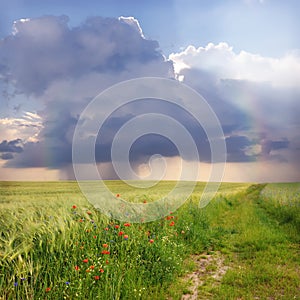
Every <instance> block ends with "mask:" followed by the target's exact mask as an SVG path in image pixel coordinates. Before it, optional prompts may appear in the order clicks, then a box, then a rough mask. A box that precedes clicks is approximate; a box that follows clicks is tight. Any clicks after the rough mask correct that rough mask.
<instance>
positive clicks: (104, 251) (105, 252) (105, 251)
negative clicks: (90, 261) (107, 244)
mask: <svg viewBox="0 0 300 300" xmlns="http://www.w3.org/2000/svg"><path fill="white" fill-rule="evenodd" d="M101 254H110V252H109V251H107V250H103V251H102V252H101Z"/></svg>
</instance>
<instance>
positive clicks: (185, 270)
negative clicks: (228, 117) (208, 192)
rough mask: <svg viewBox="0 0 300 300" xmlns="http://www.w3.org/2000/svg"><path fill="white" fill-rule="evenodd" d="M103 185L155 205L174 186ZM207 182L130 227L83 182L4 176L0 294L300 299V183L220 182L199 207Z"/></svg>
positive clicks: (0, 194) (8, 296)
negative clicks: (91, 196)
mask: <svg viewBox="0 0 300 300" xmlns="http://www.w3.org/2000/svg"><path fill="white" fill-rule="evenodd" d="M106 185H107V186H108V188H109V189H110V190H111V192H112V193H114V194H115V195H116V196H119V197H121V198H122V199H126V200H128V201H137V202H141V203H148V202H151V201H155V200H157V199H159V198H161V197H163V196H165V195H167V193H168V191H169V190H170V189H172V187H173V186H174V182H171V181H170V182H168V181H164V182H160V183H159V184H158V185H156V186H155V187H153V188H149V189H138V190H135V189H133V188H129V187H128V186H127V185H125V184H124V183H122V182H121V181H107V182H106ZM204 186H205V184H204V183H198V184H197V186H196V188H195V190H194V192H193V194H192V195H191V196H190V197H189V199H187V200H186V202H185V203H184V205H182V206H181V207H180V208H179V209H178V210H177V211H175V212H170V213H169V215H167V216H164V217H162V218H161V219H159V220H156V221H153V222H150V223H123V222H119V221H118V220H114V219H109V218H108V217H106V216H104V215H102V214H101V213H100V212H98V211H96V210H95V209H94V208H93V207H92V206H91V205H90V204H89V202H88V201H87V200H86V199H85V198H84V196H83V195H82V194H81V192H80V190H79V187H78V185H77V183H76V182H71V181H65V182H0V215H1V217H0V299H3V300H4V299H5V300H6V299H22V300H23V299H114V300H115V299H287V300H291V299H300V183H290V184H284V183H278V184H251V183H243V184H242V183H239V184H238V183H236V184H234V183H222V185H221V187H220V189H219V191H218V193H217V195H216V196H215V197H214V199H213V200H212V201H211V202H210V203H209V204H208V205H207V206H206V207H205V208H202V209H200V208H199V207H198V200H199V197H200V196H201V193H202V190H203V188H204ZM191 274H192V275H193V274H194V275H193V276H194V277H193V276H192V275H191ZM195 274H196V275H195Z"/></svg>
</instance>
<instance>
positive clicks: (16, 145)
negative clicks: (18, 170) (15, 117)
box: [0, 139, 23, 153]
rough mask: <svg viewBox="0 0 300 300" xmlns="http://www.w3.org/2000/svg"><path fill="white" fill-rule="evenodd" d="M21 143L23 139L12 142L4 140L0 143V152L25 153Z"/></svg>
mask: <svg viewBox="0 0 300 300" xmlns="http://www.w3.org/2000/svg"><path fill="white" fill-rule="evenodd" d="M21 142H22V140H21V139H16V140H12V141H6V140H4V141H2V142H1V143H0V152H12V153H20V152H22V151H23V147H22V146H21V145H20V144H21Z"/></svg>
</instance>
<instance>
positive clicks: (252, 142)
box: [169, 43, 300, 166]
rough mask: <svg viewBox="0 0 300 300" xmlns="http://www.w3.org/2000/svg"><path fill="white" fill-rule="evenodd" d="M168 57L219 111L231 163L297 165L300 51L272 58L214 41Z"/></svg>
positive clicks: (182, 78)
mask: <svg viewBox="0 0 300 300" xmlns="http://www.w3.org/2000/svg"><path fill="white" fill-rule="evenodd" d="M169 58H170V59H171V60H173V62H174V68H175V72H176V76H177V78H180V79H181V80H182V81H183V82H184V83H186V84H188V85H190V86H192V87H193V88H194V89H195V90H197V91H198V92H199V93H200V94H202V95H203V96H204V97H205V99H206V100H207V101H208V102H209V104H210V105H211V106H212V108H213V110H214V111H215V112H216V114H217V115H218V117H219V119H220V121H221V124H222V126H223V129H224V132H225V135H226V144H227V151H228V162H255V161H262V160H263V161H269V160H270V161H278V162H282V161H285V162H287V163H291V164H294V165H298V166H299V159H298V158H297V157H299V151H298V150H297V145H298V143H297V141H298V140H299V133H298V132H299V129H300V121H299V118H298V116H299V114H300V107H299V98H300V88H299V80H300V56H299V53H298V52H297V51H293V52H290V53H288V54H286V55H285V56H283V57H280V58H270V57H263V56H261V55H258V54H252V53H248V52H245V51H241V52H240V53H235V52H234V50H233V48H232V47H230V46H229V45H228V44H227V43H219V44H218V45H214V44H212V43H210V44H208V45H207V46H205V47H198V48H196V47H194V46H189V47H187V48H186V49H185V50H184V51H182V52H180V53H173V54H171V55H170V56H169Z"/></svg>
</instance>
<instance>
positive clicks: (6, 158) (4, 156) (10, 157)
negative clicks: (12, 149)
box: [0, 153, 14, 160]
mask: <svg viewBox="0 0 300 300" xmlns="http://www.w3.org/2000/svg"><path fill="white" fill-rule="evenodd" d="M0 158H1V159H3V160H9V159H13V158H14V156H13V155H12V154H11V153H3V154H1V155H0Z"/></svg>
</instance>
